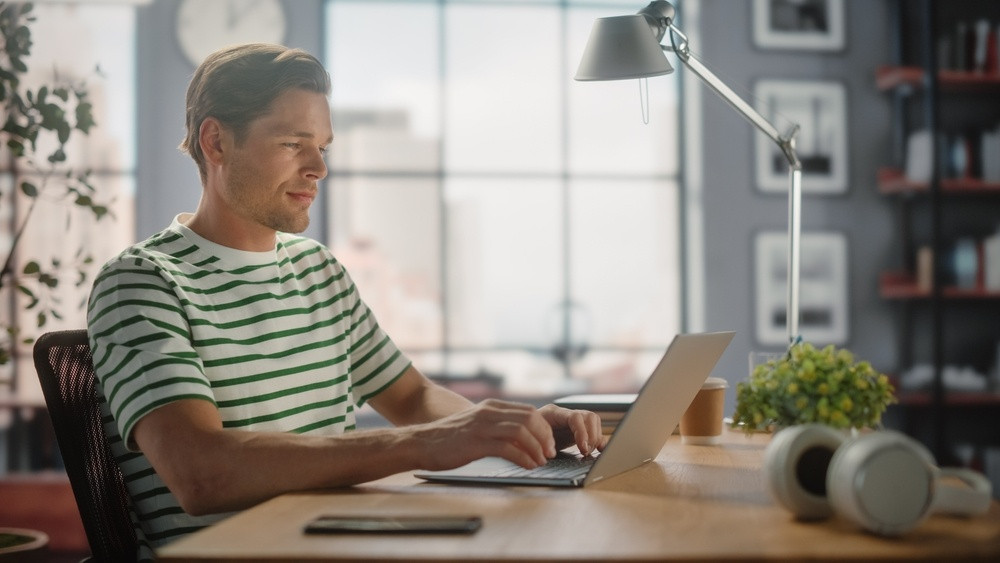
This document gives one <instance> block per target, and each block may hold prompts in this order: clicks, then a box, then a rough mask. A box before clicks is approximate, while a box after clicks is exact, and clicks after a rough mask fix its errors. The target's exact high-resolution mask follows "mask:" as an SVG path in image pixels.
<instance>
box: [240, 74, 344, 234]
mask: <svg viewBox="0 0 1000 563" xmlns="http://www.w3.org/2000/svg"><path fill="white" fill-rule="evenodd" d="M332 141H333V129H332V127H331V125H330V108H329V105H328V104H327V100H326V96H324V95H323V94H320V93H317V92H310V91H308V90H301V89H291V90H287V91H285V92H284V93H282V94H281V95H279V96H278V97H277V98H275V99H274V101H273V102H272V103H271V107H270V112H269V113H268V114H267V115H264V116H263V117H260V118H258V119H256V120H255V121H253V122H251V124H250V126H249V127H248V128H247V133H246V136H245V138H244V139H243V142H242V144H235V146H234V147H233V148H232V149H231V152H229V153H228V155H227V158H226V161H225V166H224V168H225V171H226V177H225V183H224V186H223V192H222V196H223V198H224V199H225V201H226V204H227V205H228V206H229V207H230V209H231V210H232V211H233V212H234V213H235V214H236V215H238V216H239V217H241V218H242V219H244V220H246V221H249V222H253V223H256V224H258V225H261V226H264V227H267V228H269V229H273V230H275V231H281V232H287V233H300V232H302V231H304V230H305V229H306V227H308V226H309V206H310V205H311V204H312V202H313V200H314V199H315V198H316V192H317V182H318V181H319V180H321V179H323V178H324V177H326V173H327V168H326V163H325V162H324V160H323V156H324V154H325V153H326V150H327V147H329V145H330V143H331V142H332Z"/></svg>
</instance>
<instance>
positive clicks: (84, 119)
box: [76, 102, 97, 135]
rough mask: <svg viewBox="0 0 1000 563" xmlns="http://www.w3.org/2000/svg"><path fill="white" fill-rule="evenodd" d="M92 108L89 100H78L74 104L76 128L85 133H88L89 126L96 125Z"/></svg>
mask: <svg viewBox="0 0 1000 563" xmlns="http://www.w3.org/2000/svg"><path fill="white" fill-rule="evenodd" d="M93 109H94V108H93V106H92V105H91V104H90V102H80V104H78V105H77V106H76V128H77V129H79V130H80V131H83V133H84V134H85V135H86V134H89V133H90V128H91V127H94V126H95V125H97V122H96V121H94V112H93Z"/></svg>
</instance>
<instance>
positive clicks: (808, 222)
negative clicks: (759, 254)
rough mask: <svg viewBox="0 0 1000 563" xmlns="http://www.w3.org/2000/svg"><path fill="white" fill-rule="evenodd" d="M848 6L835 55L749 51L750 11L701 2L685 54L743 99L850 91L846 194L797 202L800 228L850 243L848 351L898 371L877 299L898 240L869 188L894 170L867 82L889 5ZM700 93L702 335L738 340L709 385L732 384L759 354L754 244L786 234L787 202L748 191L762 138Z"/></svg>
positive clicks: (882, 42)
mask: <svg viewBox="0 0 1000 563" xmlns="http://www.w3.org/2000/svg"><path fill="white" fill-rule="evenodd" d="M845 3H846V5H847V6H846V9H847V14H846V47H845V49H844V50H843V51H839V52H822V53H817V52H808V51H802V52H794V51H787V50H763V49H759V48H756V47H755V46H754V43H753V31H752V26H751V23H750V22H751V21H752V14H751V9H752V2H749V1H745V2H734V1H733V0H700V8H701V27H700V34H701V45H693V46H692V49H693V50H694V51H695V52H696V53H698V54H699V55H700V56H701V58H702V59H703V60H704V61H705V62H706V63H707V64H708V65H709V66H710V68H712V69H713V70H715V71H716V72H717V73H718V74H720V76H722V77H723V79H724V80H726V81H727V82H728V83H729V84H730V85H732V86H733V88H734V89H736V90H737V91H738V92H741V93H742V92H752V91H753V85H754V83H755V82H756V81H757V80H761V79H806V80H839V81H842V82H843V83H844V84H845V85H846V88H847V112H848V123H847V127H848V131H847V135H848V150H849V161H848V162H849V164H848V175H849V185H848V189H847V193H846V194H844V195H835V196H816V195H813V196H804V197H803V202H802V228H803V232H808V231H810V230H833V231H843V232H844V233H846V235H847V240H848V276H849V287H848V299H849V301H850V309H849V313H848V315H849V318H848V321H849V341H848V342H847V344H846V346H847V347H848V348H850V349H851V350H852V351H853V352H854V353H855V354H856V355H857V356H858V357H860V358H864V359H867V360H869V361H871V362H872V364H873V365H874V366H875V367H876V368H877V369H881V370H891V369H895V367H896V366H895V363H896V336H895V326H894V324H893V320H892V319H893V309H892V308H891V303H886V302H885V301H883V300H882V299H880V298H879V296H878V274H879V272H880V271H881V270H883V269H884V268H886V267H887V265H888V264H891V263H892V262H891V261H892V260H893V259H894V257H895V253H894V249H895V247H896V245H897V242H898V239H897V237H896V235H895V233H894V228H893V220H894V215H893V212H892V208H891V207H890V202H889V201H887V200H885V199H884V198H883V197H882V196H879V195H878V192H877V189H876V186H875V174H876V169H877V168H878V167H879V166H881V165H886V164H889V162H890V161H889V156H890V154H891V153H890V146H889V140H890V134H889V132H890V125H891V121H890V106H889V98H888V96H886V95H884V94H881V93H879V92H877V91H876V89H875V79H874V76H875V68H876V66H878V65H880V64H885V63H888V62H889V61H890V60H891V59H890V54H891V53H890V50H889V46H890V41H889V40H888V35H887V34H888V33H889V30H890V29H891V28H890V26H889V19H888V18H889V16H888V8H887V3H886V2H870V1H866V2H861V1H860V0H854V1H851V0H848V1H847V2H845ZM680 23H681V24H683V22H680ZM690 79H691V80H695V78H694V77H692V78H690ZM702 92H703V100H704V101H703V125H704V129H703V132H702V134H703V140H704V143H703V146H702V147H701V150H702V151H703V160H704V187H703V190H704V194H703V197H704V202H705V210H704V217H705V234H704V236H705V280H706V288H705V301H706V311H705V328H706V329H707V330H725V329H733V330H736V331H737V337H736V338H735V340H734V341H733V344H732V345H731V346H730V349H729V350H728V351H727V352H726V355H725V356H724V358H723V360H722V363H721V364H720V366H719V367H718V368H717V369H716V375H718V376H721V377H726V378H728V379H729V380H730V381H731V382H733V381H738V380H740V379H742V378H744V377H745V376H746V374H747V370H748V362H747V354H748V353H749V351H750V350H762V349H765V347H763V346H761V345H759V344H758V343H757V342H756V339H755V336H754V332H755V331H754V314H755V310H754V306H753V302H754V296H753V291H754V285H753V263H752V261H751V260H752V244H753V235H754V233H755V232H757V231H761V230H784V229H785V228H786V225H787V215H786V214H787V199H786V197H785V195H783V194H782V195H771V194H766V195H765V194H763V193H762V192H760V191H759V190H757V188H756V187H755V181H754V173H755V169H754V162H753V154H754V153H753V150H754V142H755V141H756V139H755V136H757V135H761V134H760V133H758V132H757V130H756V129H754V128H753V127H752V126H751V125H749V124H748V123H747V122H746V121H745V120H744V119H743V118H742V117H740V116H739V115H737V114H736V113H735V112H734V111H733V110H732V109H730V108H729V107H728V106H727V105H726V104H725V103H724V102H723V101H722V100H721V99H720V98H718V97H717V96H715V95H714V94H713V93H711V92H709V91H708V90H705V89H703V90H702ZM733 395H734V393H730V397H729V403H730V405H732V404H734V401H733V397H732V396H733ZM730 408H731V407H730Z"/></svg>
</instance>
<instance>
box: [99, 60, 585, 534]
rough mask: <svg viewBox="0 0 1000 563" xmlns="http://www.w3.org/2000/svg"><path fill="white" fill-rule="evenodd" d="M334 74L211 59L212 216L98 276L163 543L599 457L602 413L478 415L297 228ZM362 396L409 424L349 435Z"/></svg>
mask: <svg viewBox="0 0 1000 563" xmlns="http://www.w3.org/2000/svg"><path fill="white" fill-rule="evenodd" d="M329 80H330V79H329V75H328V74H327V72H326V71H325V69H323V67H322V65H321V64H320V63H319V62H318V61H317V60H316V59H315V58H313V57H312V56H310V55H308V54H307V53H305V52H303V51H300V50H296V49H287V48H284V47H279V46H275V45H263V44H252V45H243V46H238V47H233V48H228V49H224V50H221V51H219V52H217V53H215V54H213V55H211V56H209V57H208V58H207V59H206V60H205V62H204V63H203V64H202V65H201V66H200V67H199V68H198V70H197V71H196V72H195V75H194V77H193V79H192V81H191V84H190V86H189V89H188V93H187V137H186V138H185V139H184V141H183V143H182V144H181V149H182V150H184V151H186V152H187V153H189V154H190V155H191V157H192V158H193V159H194V160H195V162H196V163H197V165H198V169H199V173H200V176H201V181H202V185H203V193H202V198H201V201H200V202H199V204H198V208H197V210H196V211H195V212H194V213H193V214H181V215H179V216H177V218H176V219H175V220H174V221H173V223H172V224H171V225H170V226H169V227H168V228H167V229H165V230H164V231H162V232H160V233H158V234H156V235H154V236H153V237H151V238H149V239H148V240H146V241H144V242H142V243H139V244H137V245H135V246H133V247H131V248H129V249H127V250H125V251H124V252H123V253H122V254H121V255H119V256H118V257H116V258H114V259H113V260H111V261H109V262H108V263H107V264H106V265H105V266H104V268H103V269H102V271H101V273H100V274H99V275H98V277H97V278H96V280H95V282H94V288H93V292H92V294H91V298H90V303H89V310H88V323H89V334H90V340H91V347H92V349H93V352H94V367H95V370H96V372H97V376H98V380H99V384H100V385H99V387H100V391H101V393H102V395H103V398H105V399H106V404H105V407H106V408H107V413H106V414H108V415H111V417H113V421H112V422H110V423H108V425H107V427H106V428H107V432H108V434H109V437H110V438H111V441H112V444H113V446H114V448H115V454H116V457H117V459H118V461H119V464H120V465H121V466H122V469H123V472H124V473H125V476H126V482H127V483H128V486H129V491H130V493H131V495H132V497H133V500H134V501H135V505H136V507H137V512H138V515H137V517H138V521H139V524H140V530H139V531H140V532H141V534H142V535H143V536H144V541H145V542H148V547H152V548H155V547H157V546H160V545H163V544H165V543H167V542H169V541H171V540H173V539H175V538H177V537H179V536H180V535H183V534H185V533H189V532H191V531H193V530H196V529H198V528H200V527H202V526H205V525H207V524H209V523H211V522H214V521H216V520H218V519H219V518H221V516H222V515H224V514H225V513H227V512H230V511H234V510H239V509H243V508H246V507H249V506H251V505H253V504H255V503H257V502H260V501H262V500H265V499H267V498H270V497H273V496H275V495H278V494H281V493H284V492H287V491H294V490H302V489H312V488H318V487H339V486H346V485H352V484H356V483H361V482H365V481H370V480H372V479H377V478H380V477H384V476H387V475H391V474H394V473H398V472H401V471H407V470H413V469H418V468H420V469H445V468H451V467H457V466H460V465H463V464H465V463H467V462H469V461H472V460H474V459H477V458H480V457H484V456H500V457H504V458H506V459H508V460H510V461H513V462H515V463H518V464H520V465H522V466H524V467H534V466H538V465H541V464H544V463H545V461H546V459H547V458H551V457H553V456H554V455H555V453H556V450H557V449H559V448H563V447H566V446H570V445H573V444H576V445H577V446H578V447H579V448H580V450H581V451H583V452H584V453H590V452H591V451H593V450H595V449H601V448H603V446H604V439H603V438H602V435H601V428H600V421H599V419H598V417H597V416H596V415H595V414H593V413H589V412H584V411H570V410H566V409H562V408H558V407H555V406H553V405H547V406H545V407H542V408H540V409H535V408H533V407H531V406H528V405H522V404H515V403H510V402H504V401H497V400H490V401H486V402H483V403H481V404H478V405H473V404H472V403H470V402H469V401H468V400H466V399H465V398H463V397H461V396H459V395H457V394H455V393H452V392H451V391H448V390H446V389H444V388H442V387H440V386H437V385H434V384H433V383H431V382H430V381H429V380H428V379H427V378H425V377H424V376H423V375H422V374H421V373H420V372H419V371H418V370H417V369H416V368H415V367H413V366H412V365H411V364H410V362H409V361H408V360H407V359H406V358H405V356H404V355H403V354H402V353H401V352H400V351H399V350H398V349H397V348H396V346H395V345H394V344H393V342H392V341H391V340H390V339H389V337H388V336H387V335H386V334H385V333H384V332H383V331H382V330H381V329H380V328H379V326H378V324H377V323H376V321H375V319H374V317H373V315H372V313H371V311H369V310H368V308H367V307H366V305H365V303H364V302H363V301H362V300H361V299H360V297H359V296H358V292H357V291H356V289H355V287H354V284H353V283H352V281H351V279H350V277H349V275H348V274H347V272H346V271H345V270H344V269H343V268H342V267H341V265H340V264H339V263H338V262H337V260H336V259H335V258H334V257H333V256H332V255H331V254H330V252H329V251H328V250H327V249H326V248H325V247H323V246H322V245H320V244H319V243H317V242H315V241H312V240H309V239H306V238H303V237H299V236H295V235H291V234H288V233H298V232H301V231H303V230H304V229H305V228H306V226H307V225H308V223H309V215H308V212H309V207H310V205H311V204H312V202H313V199H314V198H315V196H316V191H317V183H318V182H319V181H320V180H322V179H323V178H324V177H325V176H326V174H327V168H326V164H325V162H324V154H325V152H326V151H327V148H328V147H329V145H330V143H331V142H332V141H333V132H332V128H331V123H330V110H329V106H328V101H327V96H328V95H329V90H330V82H329ZM366 402H367V403H369V404H370V405H371V406H372V407H373V408H374V409H375V410H376V411H378V412H379V413H380V414H382V415H383V416H384V417H385V418H386V419H388V420H389V421H390V422H392V423H393V424H394V425H396V427H394V428H388V429H377V430H368V431H352V430H354V409H355V408H357V407H358V406H360V405H362V404H364V403H366ZM106 418H108V419H109V420H110V417H106Z"/></svg>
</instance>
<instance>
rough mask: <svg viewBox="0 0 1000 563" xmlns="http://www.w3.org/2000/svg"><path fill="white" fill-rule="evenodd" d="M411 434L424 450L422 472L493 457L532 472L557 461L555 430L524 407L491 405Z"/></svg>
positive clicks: (481, 405) (495, 402)
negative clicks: (549, 460)
mask: <svg viewBox="0 0 1000 563" xmlns="http://www.w3.org/2000/svg"><path fill="white" fill-rule="evenodd" d="M412 429H413V431H414V437H415V438H417V441H418V442H420V444H421V447H422V448H423V454H424V455H423V456H422V462H421V463H420V466H421V468H423V469H430V470H438V469H451V468H454V467H459V466H461V465H465V464H466V463H469V462H470V461H474V460H477V459H479V458H482V457H488V456H496V457H502V458H504V459H506V460H508V461H511V462H513V463H516V464H518V465H520V466H522V467H527V468H533V467H538V466H540V465H545V463H546V462H547V461H548V459H549V458H552V457H555V455H556V441H555V438H554V437H553V434H552V427H551V426H550V425H549V423H548V422H547V421H546V419H545V418H543V417H542V415H541V413H540V412H539V410H538V409H536V408H535V407H533V406H531V405H526V404H521V403H512V402H508V401H500V400H496V399H487V400H485V401H483V402H482V403H479V404H477V405H474V406H472V407H471V408H468V409H466V410H463V411H461V412H457V413H454V414H452V415H450V416H447V417H445V418H442V419H440V420H437V421H435V422H431V423H427V424H422V425H419V426H415V427H412Z"/></svg>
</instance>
